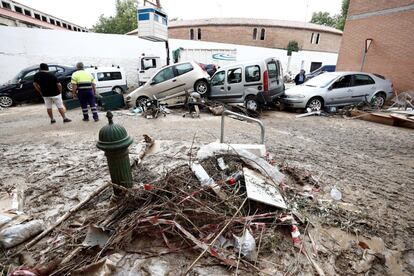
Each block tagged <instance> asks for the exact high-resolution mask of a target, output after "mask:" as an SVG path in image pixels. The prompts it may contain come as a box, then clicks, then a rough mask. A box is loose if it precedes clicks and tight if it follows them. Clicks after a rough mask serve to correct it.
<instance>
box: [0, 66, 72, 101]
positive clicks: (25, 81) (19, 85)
mask: <svg viewBox="0 0 414 276" xmlns="http://www.w3.org/2000/svg"><path fill="white" fill-rule="evenodd" d="M48 65H49V72H51V73H53V74H55V75H56V77H57V78H58V80H59V82H60V83H61V84H62V87H63V93H62V98H63V99H66V98H70V96H69V95H70V91H71V83H70V80H71V76H72V73H73V72H75V71H76V68H75V67H68V66H62V65H56V64H48ZM38 71H39V66H38V65H36V66H32V67H28V68H25V69H23V70H22V71H20V72H19V73H18V74H17V75H16V76H15V77H14V78H13V79H12V80H10V81H9V82H8V83H6V84H4V85H0V106H1V107H10V106H12V105H14V104H16V103H19V102H30V101H37V100H38V101H41V100H42V98H41V97H40V95H39V93H37V92H36V90H35V88H34V86H33V78H34V75H35V74H36V73H37V72H38Z"/></svg>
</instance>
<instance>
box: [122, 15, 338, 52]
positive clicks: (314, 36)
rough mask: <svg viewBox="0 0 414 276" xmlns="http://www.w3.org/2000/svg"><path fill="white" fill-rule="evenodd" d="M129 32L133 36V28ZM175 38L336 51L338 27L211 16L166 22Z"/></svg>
mask: <svg viewBox="0 0 414 276" xmlns="http://www.w3.org/2000/svg"><path fill="white" fill-rule="evenodd" d="M128 34H129V35H136V34H137V30H134V31H132V32H130V33H128ZM168 35H169V37H170V38H174V39H189V40H202V41H211V42H221V43H231V44H239V45H248V46H259V47H268V48H278V49H285V48H286V47H287V45H288V43H289V41H291V40H296V41H297V42H298V44H299V48H300V49H301V50H306V51H317V52H329V53H338V51H339V47H340V44H341V37H342V32H341V31H340V30H337V29H334V28H331V27H327V26H321V25H317V24H312V23H306V22H296V21H283V20H273V19H252V18H211V19H199V20H179V21H172V22H169V25H168Z"/></svg>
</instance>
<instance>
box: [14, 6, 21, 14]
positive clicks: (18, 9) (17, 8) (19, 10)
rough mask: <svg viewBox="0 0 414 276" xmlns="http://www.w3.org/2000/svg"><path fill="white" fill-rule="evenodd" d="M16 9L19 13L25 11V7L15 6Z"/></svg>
mask: <svg viewBox="0 0 414 276" xmlns="http://www.w3.org/2000/svg"><path fill="white" fill-rule="evenodd" d="M14 11H15V12H18V13H23V9H22V8H20V7H18V6H14Z"/></svg>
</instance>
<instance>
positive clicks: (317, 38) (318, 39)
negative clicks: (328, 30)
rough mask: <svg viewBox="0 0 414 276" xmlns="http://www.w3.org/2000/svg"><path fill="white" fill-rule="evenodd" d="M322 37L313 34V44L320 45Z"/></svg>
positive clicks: (318, 34)
mask: <svg viewBox="0 0 414 276" xmlns="http://www.w3.org/2000/svg"><path fill="white" fill-rule="evenodd" d="M320 36H321V34H320V33H312V36H311V44H319V41H320Z"/></svg>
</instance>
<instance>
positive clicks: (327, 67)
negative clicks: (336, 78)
mask: <svg viewBox="0 0 414 276" xmlns="http://www.w3.org/2000/svg"><path fill="white" fill-rule="evenodd" d="M335 70H336V66H335V65H324V66H322V67H319V68H318V69H316V70H315V71H313V72H310V73H309V74H306V78H307V79H311V78H313V77H316V76H318V75H320V74H323V73H325V72H335Z"/></svg>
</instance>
